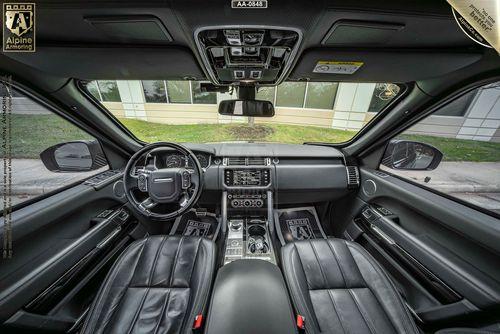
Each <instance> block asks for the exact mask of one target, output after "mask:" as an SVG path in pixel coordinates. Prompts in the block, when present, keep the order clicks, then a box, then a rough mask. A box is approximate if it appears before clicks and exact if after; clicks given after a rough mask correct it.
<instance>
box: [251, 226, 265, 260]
mask: <svg viewBox="0 0 500 334" xmlns="http://www.w3.org/2000/svg"><path fill="white" fill-rule="evenodd" d="M265 235H266V229H265V228H264V227H263V226H261V225H251V226H249V227H248V251H249V252H250V253H252V254H267V253H269V245H268V243H267V240H266V236H265Z"/></svg>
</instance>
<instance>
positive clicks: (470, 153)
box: [12, 115, 500, 161]
mask: <svg viewBox="0 0 500 334" xmlns="http://www.w3.org/2000/svg"><path fill="white" fill-rule="evenodd" d="M120 121H121V122H123V124H124V125H125V126H126V127H127V128H129V129H130V130H131V131H132V133H134V134H135V135H136V136H137V137H138V138H139V139H141V140H144V141H145V142H156V141H174V142H220V141H239V140H254V141H270V142H281V143H292V144H301V143H303V142H309V141H310V142H331V143H339V142H343V141H346V140H349V139H350V138H352V137H353V136H354V134H355V132H353V131H344V130H336V129H327V128H319V127H310V126H298V125H282V124H266V125H262V124H256V125H255V126H253V127H250V126H248V125H247V124H194V125H168V124H160V123H151V122H145V121H141V120H135V119H121V120H120ZM404 138H406V139H411V140H415V141H421V142H425V143H428V144H431V145H433V146H435V147H437V148H438V149H440V150H441V151H442V152H443V153H444V158H445V160H447V161H500V143H492V142H479V141H473V140H461V139H450V138H441V137H434V136H421V135H406V136H404ZM81 139H82V140H83V139H85V140H86V139H91V137H90V136H89V135H87V134H86V133H85V132H83V131H81V130H79V129H78V128H76V127H74V126H73V125H71V124H69V123H68V122H67V121H65V120H63V119H61V118H59V117H58V116H55V115H12V153H13V157H15V158H38V156H39V154H40V152H42V151H43V150H45V149H46V148H48V147H49V146H52V145H55V144H58V143H62V142H65V141H71V140H81Z"/></svg>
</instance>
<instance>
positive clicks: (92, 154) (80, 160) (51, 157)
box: [40, 140, 107, 172]
mask: <svg viewBox="0 0 500 334" xmlns="http://www.w3.org/2000/svg"><path fill="white" fill-rule="evenodd" d="M40 159H42V162H43V164H44V165H45V167H46V168H47V169H48V170H50V171H52V172H87V171H91V170H95V169H99V168H101V167H104V166H106V165H107V162H106V158H105V156H104V153H103V151H102V149H101V145H99V143H98V142H97V141H96V140H80V141H71V142H67V143H61V144H57V145H54V146H51V147H49V148H47V149H46V150H45V151H43V152H42V153H40Z"/></svg>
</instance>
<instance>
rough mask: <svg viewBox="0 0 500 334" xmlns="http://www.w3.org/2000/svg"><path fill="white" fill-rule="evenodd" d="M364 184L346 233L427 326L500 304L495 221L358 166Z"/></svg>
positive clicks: (499, 230) (499, 225)
mask: <svg viewBox="0 0 500 334" xmlns="http://www.w3.org/2000/svg"><path fill="white" fill-rule="evenodd" d="M372 182H373V183H372ZM373 184H375V187H374V186H373ZM361 185H362V189H361V190H360V192H359V195H358V199H357V201H356V205H357V207H358V212H359V214H358V216H357V217H356V218H355V219H354V223H353V224H352V225H351V226H350V227H349V228H348V230H347V233H348V235H349V236H350V237H351V238H352V239H355V240H356V241H358V242H359V243H361V244H362V245H363V246H365V247H366V248H367V249H368V250H369V251H370V252H371V253H372V254H373V255H374V256H375V257H376V258H377V259H378V260H379V261H380V262H381V263H382V264H383V265H384V266H385V268H386V269H387V270H388V272H389V273H390V274H391V275H392V277H393V278H394V280H395V281H396V284H397V285H398V287H399V289H400V291H401V292H402V294H403V295H404V296H405V298H406V300H407V302H408V304H409V306H410V307H411V308H412V309H413V310H414V311H415V312H416V313H417V314H418V316H419V317H420V318H421V319H422V320H423V321H424V322H426V323H429V322H433V321H443V320H449V319H452V318H454V317H455V318H457V317H461V316H463V315H465V314H468V313H474V312H476V311H481V310H482V311H484V310H486V311H492V310H494V309H495V308H497V307H498V306H499V305H500V266H498V263H499V258H500V257H499V255H500V222H499V220H498V219H496V218H494V217H492V216H489V215H486V214H484V213H481V212H478V211H476V210H474V209H472V208H470V207H467V206H465V205H462V204H459V203H457V202H455V201H453V200H450V199H447V198H445V197H443V196H439V195H438V194H435V193H433V192H430V191H428V190H425V189H423V188H421V187H418V186H416V185H413V184H411V183H408V182H405V181H404V180H401V179H399V178H397V177H394V176H391V175H388V174H385V173H382V172H380V171H373V170H369V169H364V168H361ZM363 186H364V187H363ZM374 189H375V190H374ZM367 208H370V211H369V212H367V213H365V215H364V216H363V214H362V212H363V211H366V209H367Z"/></svg>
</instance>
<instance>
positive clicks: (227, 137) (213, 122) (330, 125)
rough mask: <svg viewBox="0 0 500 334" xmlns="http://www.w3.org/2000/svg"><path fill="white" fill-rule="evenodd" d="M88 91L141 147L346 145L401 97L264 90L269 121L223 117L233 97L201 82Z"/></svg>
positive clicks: (368, 86)
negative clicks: (221, 107) (224, 104)
mask: <svg viewBox="0 0 500 334" xmlns="http://www.w3.org/2000/svg"><path fill="white" fill-rule="evenodd" d="M87 89H88V91H89V92H90V93H91V94H92V95H93V96H94V97H96V98H97V99H98V100H99V101H101V103H102V104H103V105H104V106H105V107H106V108H107V109H108V110H109V111H110V112H111V113H112V114H113V115H114V116H115V117H116V118H117V119H118V120H119V121H120V122H122V124H123V125H124V126H125V127H127V128H128V129H129V130H130V131H131V132H132V133H133V134H134V135H135V136H136V137H137V138H139V139H140V140H143V141H145V142H157V141H173V142H192V143H207V142H234V141H253V142H280V143H293V144H297V143H304V142H323V143H340V142H344V141H347V140H349V139H351V138H352V137H353V136H354V135H355V134H356V133H357V132H359V131H360V130H361V129H362V128H363V127H364V126H365V125H366V124H367V123H368V122H369V121H370V120H371V119H373V117H375V116H376V114H377V113H378V112H380V111H381V110H382V109H384V107H385V106H387V105H388V104H389V103H390V102H391V101H392V100H393V99H394V98H396V97H397V96H398V95H399V94H401V89H400V87H399V86H398V85H396V84H392V83H344V82H342V83H338V82H284V83H282V84H280V85H279V86H277V87H261V88H259V89H258V90H257V94H256V99H258V100H268V101H271V102H272V103H273V104H274V106H275V116H274V117H270V118H257V117H242V116H224V115H219V114H218V103H219V102H220V101H223V100H231V99H236V98H237V94H236V91H235V90H234V91H232V90H230V91H229V92H226V93H215V92H202V91H201V89H200V82H198V81H167V80H155V81H139V80H130V81H124V80H99V81H92V82H89V83H88V84H87Z"/></svg>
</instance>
